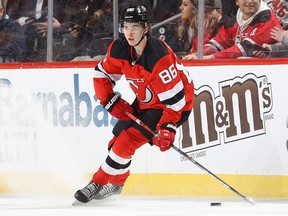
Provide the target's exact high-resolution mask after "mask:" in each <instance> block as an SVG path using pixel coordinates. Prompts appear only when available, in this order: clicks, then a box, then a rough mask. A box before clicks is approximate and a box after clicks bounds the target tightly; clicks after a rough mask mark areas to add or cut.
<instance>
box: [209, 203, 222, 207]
mask: <svg viewBox="0 0 288 216" xmlns="http://www.w3.org/2000/svg"><path fill="white" fill-rule="evenodd" d="M210 206H221V203H220V202H212V203H210Z"/></svg>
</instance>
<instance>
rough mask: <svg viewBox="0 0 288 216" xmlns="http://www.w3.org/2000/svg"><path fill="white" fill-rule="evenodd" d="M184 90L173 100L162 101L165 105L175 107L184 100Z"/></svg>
mask: <svg viewBox="0 0 288 216" xmlns="http://www.w3.org/2000/svg"><path fill="white" fill-rule="evenodd" d="M184 95H185V93H184V89H182V90H181V91H180V92H178V93H177V94H176V95H174V96H173V97H172V98H169V99H166V100H163V101H161V102H162V103H163V104H165V105H173V104H176V103H178V102H179V101H180V100H182V99H183V98H184Z"/></svg>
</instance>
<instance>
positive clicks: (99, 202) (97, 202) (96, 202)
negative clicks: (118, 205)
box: [72, 196, 118, 206]
mask: <svg viewBox="0 0 288 216" xmlns="http://www.w3.org/2000/svg"><path fill="white" fill-rule="evenodd" d="M117 200H118V196H109V197H106V198H104V199H92V200H90V201H89V202H87V203H83V202H80V201H78V200H75V201H74V202H73V203H72V206H99V205H102V204H107V203H113V202H115V201H117Z"/></svg>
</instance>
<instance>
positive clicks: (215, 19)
mask: <svg viewBox="0 0 288 216" xmlns="http://www.w3.org/2000/svg"><path fill="white" fill-rule="evenodd" d="M193 5H194V7H195V8H198V3H197V1H193ZM204 9H205V10H204V12H205V20H204V32H205V35H204V41H203V42H204V44H206V43H208V42H209V40H210V39H211V38H213V37H214V36H215V35H216V34H217V33H218V31H219V30H220V28H221V27H222V26H223V25H225V26H226V25H229V23H230V22H231V19H230V17H229V16H228V15H227V14H224V15H222V11H223V10H222V2H221V0H212V1H211V0H205V3H204ZM197 13H198V12H197ZM197 49H198V38H197V37H196V38H195V39H194V40H193V41H192V49H191V51H190V54H188V55H186V56H184V57H183V58H182V59H183V60H189V59H190V58H191V57H193V56H194V54H193V53H196V52H197Z"/></svg>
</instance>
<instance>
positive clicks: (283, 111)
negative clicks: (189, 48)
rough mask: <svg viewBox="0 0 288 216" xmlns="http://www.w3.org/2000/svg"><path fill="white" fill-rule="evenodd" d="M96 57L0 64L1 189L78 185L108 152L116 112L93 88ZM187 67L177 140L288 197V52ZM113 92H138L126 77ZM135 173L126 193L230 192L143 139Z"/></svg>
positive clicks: (270, 193) (234, 180) (228, 175)
mask: <svg viewBox="0 0 288 216" xmlns="http://www.w3.org/2000/svg"><path fill="white" fill-rule="evenodd" d="M95 64H96V62H94V63H93V62H87V63H85V62H84V63H65V64H60V63H51V64H50V63H46V64H4V65H0V68H1V70H0V105H1V106H0V128H1V130H0V165H1V166H0V167H1V168H0V177H1V178H0V191H1V192H2V193H18V192H29V191H34V192H35V193H36V192H37V191H39V192H40V191H42V192H43V193H44V192H45V191H46V192H60V193H73V192H74V190H75V189H78V187H82V186H83V185H84V184H86V183H87V179H90V178H91V175H92V173H93V172H94V171H96V170H97V169H98V167H99V166H100V165H101V163H102V162H103V160H105V157H106V155H107V148H106V145H107V144H106V143H107V142H108V141H109V140H110V139H111V130H112V128H113V125H115V123H116V119H114V118H112V117H111V116H110V115H108V113H107V112H106V111H104V110H103V108H102V106H101V105H100V104H99V101H97V99H96V98H95V97H94V96H95V93H94V89H93V83H92V77H93V68H94V66H95ZM185 66H187V69H188V70H189V72H190V73H191V75H192V77H193V80H194V83H195V101H194V103H195V106H194V110H193V113H192V114H191V116H190V118H189V120H188V122H187V123H186V124H185V125H183V127H181V128H179V129H178V131H177V136H176V141H175V143H174V145H176V146H177V147H179V148H180V149H181V150H183V151H184V152H185V153H187V154H188V155H190V156H191V157H193V158H194V159H195V160H197V161H198V162H199V163H201V164H202V165H203V166H205V167H206V168H208V169H209V170H210V171H212V172H213V173H215V174H217V175H219V176H221V177H223V180H224V181H227V183H228V184H230V185H231V186H233V187H235V189H239V190H241V192H243V193H246V194H248V195H249V196H255V197H280V198H287V197H288V192H287V189H286V188H288V187H287V186H288V184H287V173H288V166H287V165H288V157H287V140H288V133H287V130H288V128H287V124H288V123H287V116H288V112H287V107H288V100H287V99H286V98H287V83H288V73H287V70H288V61H287V60H285V59H275V60H272V59H271V60H239V61H234V62H233V61H211V62H210V61H204V62H200V61H199V62H198V61H195V62H192V63H189V64H187V63H185ZM116 91H118V92H120V93H121V94H123V97H124V98H125V99H126V100H128V101H129V102H132V101H133V99H134V95H133V94H132V92H131V90H130V88H129V86H128V85H127V83H126V82H125V81H124V80H123V81H122V80H121V81H120V82H119V84H117V85H116ZM87 149H88V150H87ZM131 173H132V175H131V176H130V178H129V179H128V181H127V184H126V187H125V190H124V194H127V195H129V194H131V195H135V194H136V195H137V194H139V195H146V194H147V195H175V194H177V195H185V196H187V195H188V196H194V195H195V196H211V195H212V196H214V195H215V196H233V194H232V193H231V192H230V191H229V190H227V188H225V187H224V186H223V185H221V184H220V183H219V182H217V181H215V180H214V179H213V178H211V177H210V176H208V175H206V174H205V172H203V170H201V169H199V168H198V167H197V166H195V165H194V164H193V163H191V162H190V161H187V160H185V159H184V158H183V157H182V156H181V155H179V153H177V152H175V151H174V150H170V151H168V152H165V153H161V152H160V151H159V150H158V149H157V148H156V147H151V146H149V145H145V146H143V147H141V148H140V149H139V150H138V151H137V152H136V154H135V157H134V159H133V163H132V166H131ZM39 180H40V182H45V183H46V184H45V185H43V188H41V187H40V186H38V185H37V184H39ZM37 182H38V183H37ZM139 182H140V183H139ZM24 185H26V186H25V187H24ZM35 185H37V187H35Z"/></svg>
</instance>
